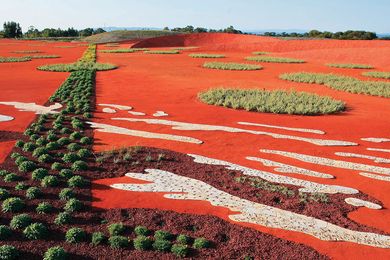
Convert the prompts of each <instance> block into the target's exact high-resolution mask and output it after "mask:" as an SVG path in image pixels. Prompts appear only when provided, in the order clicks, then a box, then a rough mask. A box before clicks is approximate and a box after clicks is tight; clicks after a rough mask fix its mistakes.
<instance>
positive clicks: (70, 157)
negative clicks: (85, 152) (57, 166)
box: [62, 153, 80, 163]
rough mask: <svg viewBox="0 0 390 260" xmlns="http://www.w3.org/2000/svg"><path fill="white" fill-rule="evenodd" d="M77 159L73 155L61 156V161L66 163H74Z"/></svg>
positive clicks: (75, 155) (76, 156) (77, 157)
mask: <svg viewBox="0 0 390 260" xmlns="http://www.w3.org/2000/svg"><path fill="white" fill-rule="evenodd" d="M79 159H80V158H79V156H78V155H77V154H75V153H66V154H64V156H62V160H63V161H64V162H66V163H74V162H76V161H77V160H79Z"/></svg>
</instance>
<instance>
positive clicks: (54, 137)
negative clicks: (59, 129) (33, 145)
mask: <svg viewBox="0 0 390 260" xmlns="http://www.w3.org/2000/svg"><path fill="white" fill-rule="evenodd" d="M46 139H47V140H48V141H49V142H54V143H56V144H57V142H55V141H57V140H58V137H57V135H56V134H55V133H53V134H48V135H47V138H46ZM57 145H58V144H57ZM46 148H48V147H47V144H46Z"/></svg>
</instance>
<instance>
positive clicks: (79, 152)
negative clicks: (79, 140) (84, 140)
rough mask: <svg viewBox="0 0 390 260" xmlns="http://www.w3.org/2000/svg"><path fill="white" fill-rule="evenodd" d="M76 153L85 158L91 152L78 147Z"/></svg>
mask: <svg viewBox="0 0 390 260" xmlns="http://www.w3.org/2000/svg"><path fill="white" fill-rule="evenodd" d="M77 155H78V156H79V157H80V159H86V158H88V157H89V156H91V155H92V153H91V152H90V151H89V150H88V149H80V150H79V151H78V152H77Z"/></svg>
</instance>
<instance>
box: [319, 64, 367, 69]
mask: <svg viewBox="0 0 390 260" xmlns="http://www.w3.org/2000/svg"><path fill="white" fill-rule="evenodd" d="M326 66H328V67H333V68H344V69H373V68H374V67H373V66H371V65H367V64H352V63H328V64H326Z"/></svg>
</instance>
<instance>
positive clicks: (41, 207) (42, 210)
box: [36, 202, 54, 214]
mask: <svg viewBox="0 0 390 260" xmlns="http://www.w3.org/2000/svg"><path fill="white" fill-rule="evenodd" d="M53 209H54V208H53V206H52V205H51V204H50V203H48V202H41V203H39V204H38V206H37V208H36V212H37V213H38V214H48V213H50V212H52V211H53Z"/></svg>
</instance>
